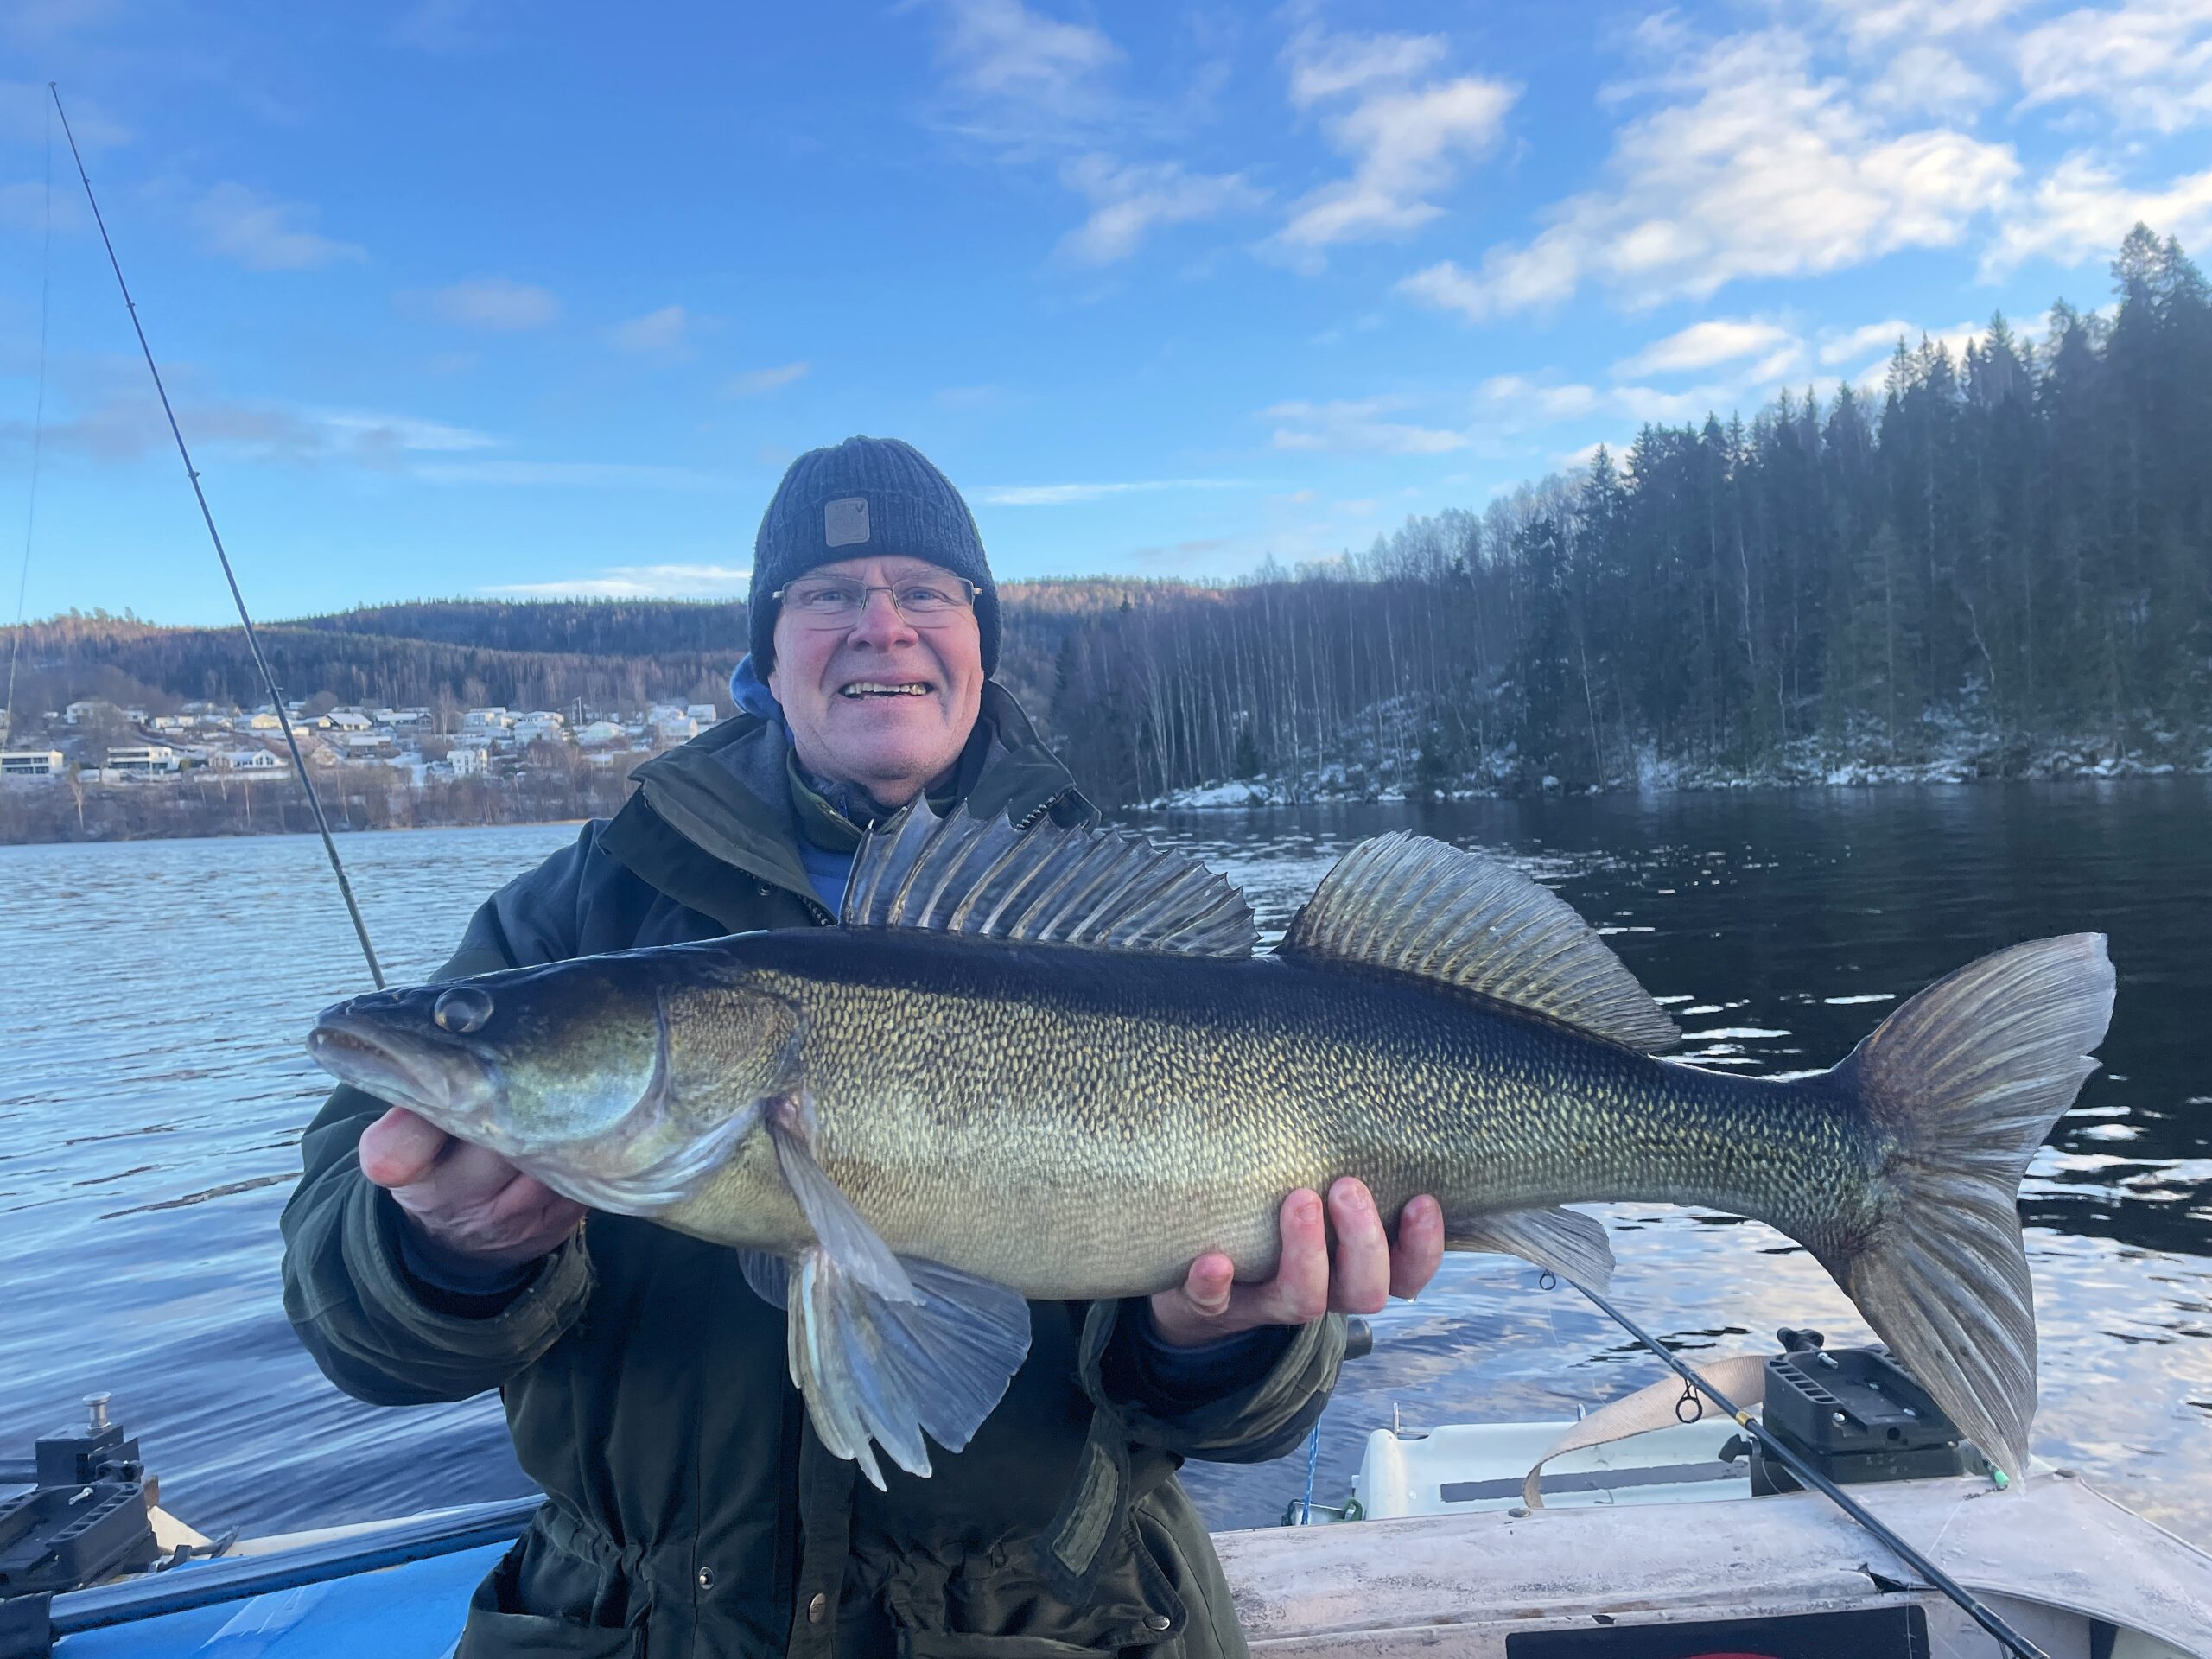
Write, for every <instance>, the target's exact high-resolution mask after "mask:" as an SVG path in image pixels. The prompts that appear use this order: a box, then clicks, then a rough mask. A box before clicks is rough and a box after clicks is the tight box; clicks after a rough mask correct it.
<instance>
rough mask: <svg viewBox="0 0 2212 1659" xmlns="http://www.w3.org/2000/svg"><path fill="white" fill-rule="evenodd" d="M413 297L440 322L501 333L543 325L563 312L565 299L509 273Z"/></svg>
mask: <svg viewBox="0 0 2212 1659" xmlns="http://www.w3.org/2000/svg"><path fill="white" fill-rule="evenodd" d="M413 297H415V298H416V299H417V300H418V301H419V302H420V304H421V306H422V308H423V309H424V310H426V311H428V312H429V315H431V316H433V317H435V318H436V319H437V320H438V321H440V322H448V323H451V324H453V325H454V327H461V328H486V329H490V330H493V332H495V333H501V334H515V333H520V332H522V331H523V330H524V329H530V328H543V327H545V325H546V324H548V323H550V322H551V321H553V320H554V319H555V318H556V317H558V316H559V315H561V302H560V301H559V300H557V299H556V298H555V297H554V296H552V295H551V294H550V293H548V292H547V291H546V290H545V289H542V288H537V287H533V286H532V285H531V284H530V283H518V282H513V281H511V280H510V279H508V278H507V277H476V278H474V279H473V280H471V281H468V282H465V283H453V284H452V285H450V286H449V287H446V288H439V289H431V290H430V291H429V293H427V294H423V295H420V296H413Z"/></svg>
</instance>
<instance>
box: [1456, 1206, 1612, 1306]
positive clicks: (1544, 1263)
mask: <svg viewBox="0 0 2212 1659" xmlns="http://www.w3.org/2000/svg"><path fill="white" fill-rule="evenodd" d="M1444 1248H1445V1249H1447V1250H1496V1251H1497V1253H1498V1254H1499V1255H1517V1256H1519V1257H1520V1258H1521V1259H1522V1261H1524V1262H1535V1264H1536V1265H1537V1266H1538V1267H1540V1268H1543V1269H1544V1271H1545V1272H1547V1273H1554V1274H1558V1275H1559V1276H1560V1278H1562V1279H1564V1280H1566V1281H1567V1282H1568V1283H1570V1284H1576V1285H1587V1286H1588V1287H1590V1288H1591V1289H1592V1290H1603V1289H1604V1288H1605V1287H1606V1286H1607V1285H1608V1284H1610V1283H1611V1281H1612V1277H1613V1249H1612V1246H1611V1245H1610V1244H1608V1243H1606V1242H1605V1225H1604V1224H1602V1223H1601V1222H1599V1220H1598V1219H1597V1217H1594V1216H1586V1215H1584V1214H1582V1213H1581V1212H1580V1211H1575V1210H1559V1209H1553V1210H1505V1211H1499V1212H1498V1213H1497V1214H1496V1215H1489V1216H1471V1217H1468V1218H1467V1219H1465V1220H1464V1221H1449V1220H1447V1221H1446V1223H1445V1224H1444Z"/></svg>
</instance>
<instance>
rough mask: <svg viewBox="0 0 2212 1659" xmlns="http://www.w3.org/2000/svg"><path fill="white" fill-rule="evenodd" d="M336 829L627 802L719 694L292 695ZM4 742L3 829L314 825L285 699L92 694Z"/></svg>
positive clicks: (512, 818)
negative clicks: (647, 700) (372, 699)
mask: <svg viewBox="0 0 2212 1659" xmlns="http://www.w3.org/2000/svg"><path fill="white" fill-rule="evenodd" d="M285 712H286V713H287V715H289V717H290V719H291V721H292V727H293V730H294V732H295V733H296V735H297V737H298V739H299V744H300V752H301V753H302V756H303V757H304V758H305V760H306V761H307V766H308V772H309V775H310V776H311V777H312V778H313V779H315V785H316V788H317V792H318V793H319V794H321V796H322V797H323V798H324V803H325V806H326V810H327V811H328V813H329V816H330V818H331V822H332V824H333V827H334V828H343V829H391V828H404V827H409V826H413V825H428V824H438V823H525V822H533V821H543V820H545V819H557V818H563V817H591V816H594V815H595V814H599V813H602V812H604V811H607V810H612V808H613V806H616V805H619V804H620V802H621V799H622V798H623V796H624V794H625V792H626V789H627V786H628V780H629V774H630V770H631V768H632V766H636V765H637V764H638V763H639V761H641V760H645V759H646V758H647V757H648V756H650V755H652V754H655V753H658V752H659V751H661V750H663V749H665V748H667V747H671V746H672V745H674V744H677V743H682V742H683V741H686V740H688V739H690V738H692V737H694V736H696V735H697V734H699V733H700V732H701V731H702V730H704V729H705V728H707V727H709V726H711V725H712V724H713V723H714V722H715V721H716V720H717V719H718V718H720V715H719V714H718V712H717V710H716V709H715V705H714V704H712V703H703V702H702V703H676V702H658V703H653V704H651V705H649V706H648V707H646V708H645V709H643V710H642V711H639V712H635V713H631V714H625V713H623V712H621V711H619V710H600V709H588V708H585V707H583V706H582V705H581V704H579V705H578V706H576V707H574V708H572V709H569V710H568V711H566V712H563V711H558V710H554V709H526V710H517V709H505V708H499V707H487V708H477V709H465V710H464V709H454V708H451V707H450V706H449V707H448V709H444V710H435V709H428V708H412V709H394V708H363V707H349V706H346V705H343V704H340V703H337V702H335V701H334V699H332V698H331V697H330V696H328V695H327V694H325V695H322V696H317V697H315V698H313V699H310V700H308V701H306V702H289V703H287V704H286V708H285ZM15 727H16V730H15V731H14V732H13V733H10V734H8V738H9V741H5V742H4V744H0V842H7V841H14V842H27V841H50V840H77V839H86V840H106V839H136V838H139V837H143V836H174V835H222V834H237V833H251V832H255V831H263V832H266V831H271V830H277V831H282V830H287V829H312V828H313V827H314V826H313V823H312V822H311V820H310V819H309V818H308V814H307V809H306V807H305V804H304V803H303V802H302V800H301V799H300V798H299V797H298V793H297V791H296V789H294V788H289V787H288V788H285V789H281V790H269V791H263V790H259V789H257V788H256V787H255V785H259V784H263V783H273V782H282V783H284V784H287V785H289V784H290V782H291V779H292V763H291V757H290V754H289V752H288V750H287V749H286V747H285V745H284V738H283V728H282V726H281V725H280V723H279V721H278V720H277V714H276V711H275V709H273V708H271V707H270V706H269V705H267V704H264V705H262V706H261V707H260V708H257V709H251V710H247V709H239V708H237V707H226V706H224V705H221V704H218V703H213V702H187V703H184V704H182V705H181V707H180V708H179V709H178V710H177V711H176V712H175V713H174V714H150V713H149V712H148V711H147V710H146V709H138V708H127V707H121V706H118V705H117V704H115V703H112V702H106V701H105V700H102V699H99V698H86V699H83V700H80V701H79V702H72V703H70V704H69V705H68V706H67V708H65V709H57V710H53V711H49V712H48V713H47V714H46V715H44V716H43V717H42V718H41V717H38V716H33V717H32V718H31V719H29V720H26V719H23V718H22V717H20V716H19V717H18V718H17V719H16V721H15Z"/></svg>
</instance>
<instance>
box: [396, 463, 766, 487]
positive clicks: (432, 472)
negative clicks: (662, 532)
mask: <svg viewBox="0 0 2212 1659" xmlns="http://www.w3.org/2000/svg"><path fill="white" fill-rule="evenodd" d="M413 472H414V475H415V476H416V478H419V479H421V480H423V481H424V482H425V483H429V484H498V485H517V486H523V487H524V488H533V489H534V488H536V487H537V486H540V485H556V486H563V487H569V486H581V487H583V488H588V489H640V490H715V489H725V488H728V485H729V480H728V479H725V478H718V477H716V476H715V475H714V474H711V473H701V472H695V471H693V470H692V469H691V468H690V467H653V466H637V465H631V464H629V463H626V462H621V461H429V462H426V463H424V464H423V465H422V466H419V467H415V468H414V469H413Z"/></svg>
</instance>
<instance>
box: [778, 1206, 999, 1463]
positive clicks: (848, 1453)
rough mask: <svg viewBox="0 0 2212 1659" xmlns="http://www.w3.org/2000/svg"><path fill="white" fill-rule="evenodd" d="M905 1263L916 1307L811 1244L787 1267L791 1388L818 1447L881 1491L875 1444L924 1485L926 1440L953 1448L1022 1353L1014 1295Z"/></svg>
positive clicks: (992, 1402)
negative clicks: (849, 1465)
mask: <svg viewBox="0 0 2212 1659" xmlns="http://www.w3.org/2000/svg"><path fill="white" fill-rule="evenodd" d="M900 1264H901V1267H902V1269H903V1274H904V1276H905V1277H906V1281H907V1283H908V1284H909V1285H910V1286H911V1287H912V1288H913V1290H914V1291H915V1293H916V1295H915V1300H912V1301H897V1300H890V1299H888V1298H886V1297H884V1296H882V1295H880V1294H878V1293H876V1292H875V1291H874V1290H872V1289H870V1288H869V1287H868V1286H867V1285H866V1284H864V1283H862V1282H861V1281H860V1280H859V1279H858V1278H856V1277H855V1275H854V1274H850V1273H849V1272H847V1271H846V1270H845V1269H844V1268H842V1266H841V1265H840V1264H839V1263H838V1262H837V1261H836V1259H835V1258H834V1257H832V1256H831V1255H829V1252H827V1251H826V1250H823V1249H820V1248H818V1247H812V1248H809V1249H806V1250H805V1251H804V1252H802V1253H801V1255H800V1256H799V1258H798V1262H796V1263H795V1264H793V1265H791V1267H790V1268H788V1274H789V1281H790V1290H789V1297H790V1309H791V1315H790V1317H791V1323H790V1325H789V1333H790V1357H791V1381H792V1382H793V1383H796V1384H797V1385H798V1389H799V1391H800V1392H801V1393H802V1394H804V1395H805V1396H806V1409H807V1414H808V1415H809V1416H810V1418H811V1419H812V1420H813V1422H814V1432H815V1433H816V1435H817V1436H818V1437H819V1438H820V1440H821V1441H822V1443H823V1446H827V1447H828V1448H829V1450H830V1451H831V1452H835V1453H836V1455H837V1456H839V1457H841V1458H849V1459H851V1460H852V1461H853V1462H854V1463H855V1464H857V1465H859V1466H860V1471H861V1473H862V1474H863V1475H865V1476H867V1477H868V1480H869V1481H870V1482H871V1483H873V1484H874V1485H875V1486H876V1487H877V1488H878V1489H879V1490H880V1489H881V1488H882V1486H883V1484H884V1481H883V1471H882V1470H881V1468H880V1466H879V1465H877V1463H876V1460H875V1454H874V1450H873V1449H872V1448H871V1442H873V1445H874V1446H880V1447H881V1448H882V1449H883V1450H884V1451H885V1452H887V1453H888V1454H889V1456H890V1458H891V1460H892V1461H893V1463H895V1464H897V1465H899V1467H900V1468H901V1469H904V1470H905V1471H906V1472H907V1473H909V1474H911V1475H916V1476H922V1477H926V1476H927V1475H928V1474H929V1472H930V1456H929V1448H928V1446H926V1445H925V1444H924V1442H923V1439H922V1436H923V1434H924V1433H925V1432H926V1433H927V1434H928V1435H929V1437H930V1438H931V1440H935V1441H936V1442H937V1443H938V1445H939V1446H943V1447H944V1448H945V1450H947V1451H948V1452H957V1451H960V1450H961V1449H962V1448H963V1447H964V1446H966V1445H967V1444H968V1442H969V1440H970V1439H971V1438H973V1436H974V1435H975V1433H976V1429H977V1428H979V1427H982V1421H983V1420H984V1419H985V1418H986V1417H988V1416H989V1415H990V1414H991V1411H992V1408H994V1407H995V1406H996V1405H997V1404H998V1402H999V1401H1000V1400H1001V1398H1003V1397H1004V1395H1005V1394H1006V1390H1007V1383H1009V1382H1011V1381H1012V1380H1013V1377H1014V1372H1015V1371H1017V1370H1020V1366H1021V1362H1022V1361H1023V1359H1025V1358H1026V1357H1027V1356H1028V1353H1029V1304H1028V1303H1027V1302H1026V1301H1024V1300H1022V1298H1021V1295H1020V1293H1019V1292H1018V1291H1013V1290H1009V1289H1007V1287H1005V1286H1003V1285H998V1284H994V1283H992V1282H991V1281H988V1280H987V1279H977V1278H975V1277H972V1276H971V1275H969V1274H964V1273H961V1272H959V1271H957V1269H955V1268H947V1267H942V1266H940V1265H939V1264H938V1263H937V1262H924V1261H918V1260H916V1259H914V1258H912V1257H903V1258H900Z"/></svg>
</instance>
